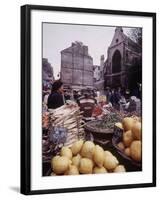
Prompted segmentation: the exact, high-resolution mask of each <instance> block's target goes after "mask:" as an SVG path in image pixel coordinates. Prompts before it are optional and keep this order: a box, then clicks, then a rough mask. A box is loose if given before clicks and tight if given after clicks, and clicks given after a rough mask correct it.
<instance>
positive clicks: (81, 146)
mask: <svg viewBox="0 0 160 200" xmlns="http://www.w3.org/2000/svg"><path fill="white" fill-rule="evenodd" d="M50 164H51V169H50V170H49V171H48V173H47V174H46V176H55V175H56V176H57V175H80V174H102V173H117V172H126V169H125V166H124V165H123V164H122V163H120V162H119V160H118V159H117V157H116V156H115V155H114V154H112V153H111V152H110V151H105V150H104V149H103V148H102V147H101V146H99V145H96V144H94V143H93V142H92V141H83V140H78V141H76V142H75V143H73V144H72V146H70V147H62V148H61V150H60V153H59V154H57V155H55V156H53V157H52V159H51V163H50Z"/></svg>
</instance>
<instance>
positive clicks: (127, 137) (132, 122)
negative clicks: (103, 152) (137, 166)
mask: <svg viewBox="0 0 160 200" xmlns="http://www.w3.org/2000/svg"><path fill="white" fill-rule="evenodd" d="M115 125H116V126H118V127H119V128H121V129H123V135H122V141H120V142H119V143H118V144H117V146H118V147H119V149H120V150H121V151H123V152H124V154H125V155H126V156H128V157H130V158H131V159H133V160H134V161H137V162H141V160H142V124H141V120H140V118H138V117H136V118H132V117H125V118H124V119H123V120H122V123H117V124H115Z"/></svg>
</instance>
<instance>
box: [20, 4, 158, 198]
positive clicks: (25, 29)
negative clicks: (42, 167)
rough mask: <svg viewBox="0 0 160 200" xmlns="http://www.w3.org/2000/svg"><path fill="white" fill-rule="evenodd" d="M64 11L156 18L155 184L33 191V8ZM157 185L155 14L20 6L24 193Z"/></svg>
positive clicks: (22, 177)
mask: <svg viewBox="0 0 160 200" xmlns="http://www.w3.org/2000/svg"><path fill="white" fill-rule="evenodd" d="M32 10H45V11H63V12H71V13H72V12H78V13H88V14H89V13H92V14H97V13H99V14H107V15H123V16H142V17H151V18H152V20H153V27H152V33H153V40H152V42H153V43H152V48H153V63H152V65H153V74H152V77H153V105H152V108H153V133H152V135H153V144H152V146H153V149H152V156H153V163H152V167H153V172H152V175H153V176H152V183H142V184H127V185H113V186H98V187H97V186H95V187H83V186H82V187H79V188H74V187H73V188H60V189H50V190H31V117H32V116H31V104H32V102H31V87H32V85H31V59H32V58H31V51H30V49H31V42H32V41H31V11H32ZM154 186H156V13H149V12H135V11H120V10H103V9H90V8H72V7H55V6H42V5H24V6H21V193H22V194H26V195H31V194H32V195H33V194H49V193H65V192H80V191H93V190H111V189H126V188H140V187H154Z"/></svg>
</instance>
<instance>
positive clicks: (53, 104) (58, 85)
mask: <svg viewBox="0 0 160 200" xmlns="http://www.w3.org/2000/svg"><path fill="white" fill-rule="evenodd" d="M64 103H65V100H64V96H63V83H62V82H61V81H55V82H54V83H53V85H52V90H51V94H50V95H49V97H48V104H47V105H48V108H49V109H56V108H58V107H60V106H63V105H64Z"/></svg>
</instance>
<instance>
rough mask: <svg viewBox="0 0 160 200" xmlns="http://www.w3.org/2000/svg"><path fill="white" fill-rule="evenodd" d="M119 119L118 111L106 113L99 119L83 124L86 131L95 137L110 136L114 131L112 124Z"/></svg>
mask: <svg viewBox="0 0 160 200" xmlns="http://www.w3.org/2000/svg"><path fill="white" fill-rule="evenodd" d="M120 120H121V115H120V114H118V113H108V114H106V115H104V116H103V117H102V119H100V120H93V121H90V122H87V123H86V124H85V126H84V128H85V130H86V131H87V132H91V133H92V134H93V136H95V137H97V138H111V137H112V134H113V132H114V124H115V123H116V122H118V121H120Z"/></svg>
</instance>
